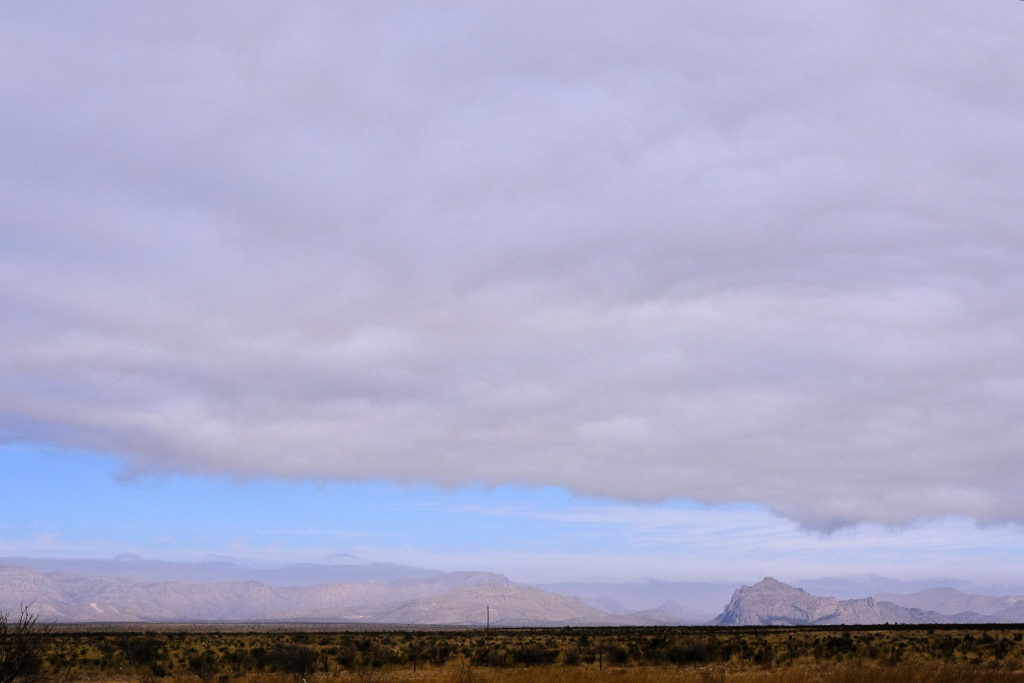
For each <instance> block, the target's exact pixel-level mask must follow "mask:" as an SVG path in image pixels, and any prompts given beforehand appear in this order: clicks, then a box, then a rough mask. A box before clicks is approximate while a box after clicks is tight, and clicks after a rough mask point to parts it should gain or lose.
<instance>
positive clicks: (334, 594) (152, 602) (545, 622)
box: [0, 566, 679, 626]
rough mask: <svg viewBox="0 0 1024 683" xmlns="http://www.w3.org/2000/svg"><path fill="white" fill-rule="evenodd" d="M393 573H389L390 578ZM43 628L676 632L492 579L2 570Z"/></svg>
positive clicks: (649, 619) (1, 585)
mask: <svg viewBox="0 0 1024 683" xmlns="http://www.w3.org/2000/svg"><path fill="white" fill-rule="evenodd" d="M385 573H387V572H385ZM25 604H31V611H32V612H33V613H36V614H38V615H39V618H40V619H41V620H43V621H61V622H78V621H104V622H138V621H325V622H338V623H373V624H409V625H417V624H420V625H426V624H431V625H483V624H484V623H485V622H487V620H488V619H489V620H490V624H491V625H493V626H553V625H558V626H566V625H581V626H582V625H657V624H674V623H679V622H678V620H677V619H676V618H675V617H673V616H672V615H671V614H670V613H667V612H659V611H657V610H648V611H644V612H640V613H636V614H632V615H628V614H627V615H623V614H612V613H609V612H603V611H601V610H598V609H595V608H594V607H591V606H590V605H587V604H586V603H585V602H584V601H583V600H582V599H580V598H577V597H570V596H565V595H559V594H557V593H552V592H549V591H544V590H540V589H538V588H532V587H530V586H522V585H517V584H513V583H511V582H510V581H509V580H508V579H507V578H505V577H504V576H502V575H500V574H491V573H486V572H452V573H439V572H437V573H431V574H430V575H428V576H422V577H416V578H402V579H398V580H377V579H371V580H366V581H350V582H330V583H318V584H313V585H307V586H274V585H270V584H268V583H264V582H261V581H255V580H218V581H205V582H186V581H145V580H140V579H138V578H133V577H128V576H96V575H83V574H69V573H64V572H40V571H37V570H34V569H28V568H25V567H18V566H0V610H3V611H8V612H14V611H16V610H17V609H18V608H19V607H20V606H21V605H25Z"/></svg>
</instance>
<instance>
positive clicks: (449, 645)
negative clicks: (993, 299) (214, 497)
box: [39, 624, 1024, 683]
mask: <svg viewBox="0 0 1024 683" xmlns="http://www.w3.org/2000/svg"><path fill="white" fill-rule="evenodd" d="M1022 641H1024V626H1003V625H984V626H974V625H972V626H939V625H936V626H932V625H929V626H912V627H911V626H884V627H878V626H875V627H820V628H819V627H749V628H746V627H745V628H721V627H720V628H706V627H675V628H655V627H651V628H622V627H618V628H536V629H491V630H489V631H484V630H481V629H474V630H455V629H434V630H422V629H421V630H416V629H399V628H395V629H393V630H392V629H384V628H382V629H380V630H367V629H360V630H349V629H345V628H341V627H336V626H335V627H331V626H326V625H319V626H317V625H303V626H298V625H292V626H288V627H283V626H274V625H257V626H246V625H234V626H228V625H222V624H221V625H217V624H214V625H209V624H208V625H203V626H189V625H180V626H174V625H152V624H150V625H105V626H104V625H92V626H54V627H52V630H51V631H50V632H49V634H47V636H46V640H45V642H44V645H43V650H42V660H41V669H40V672H39V673H40V676H39V678H40V679H42V680H48V681H68V682H71V681H100V680H102V681H126V682H127V681H146V682H148V683H156V682H157V681H166V682H168V683H171V682H178V681H196V680H199V681H216V682H217V683H228V682H232V683H277V682H282V683H283V682H285V681H301V680H303V679H305V680H306V681H307V683H313V681H367V682H371V681H380V682H383V681H422V682H423V683H430V682H435V681H436V682H451V683H511V682H513V681H525V682H527V683H529V682H537V683H541V682H546V681H551V682H555V683H577V682H580V683H582V682H583V681H608V682H609V683H612V682H616V683H618V682H621V683H627V682H633V681H636V682H640V683H661V682H663V681H693V682H700V683H705V682H707V683H711V682H716V683H717V682H723V683H762V682H763V683H810V682H812V681H837V682H843V683H861V682H867V681H878V682H880V683H889V682H892V683H896V682H902V681H911V682H915V681H920V682H921V683H924V682H926V681H927V682H932V681H934V682H937V683H944V682H950V683H952V682H954V681H955V682H960V681H965V682H972V681H976V682H978V683H983V682H1002V681H1024V642H1022Z"/></svg>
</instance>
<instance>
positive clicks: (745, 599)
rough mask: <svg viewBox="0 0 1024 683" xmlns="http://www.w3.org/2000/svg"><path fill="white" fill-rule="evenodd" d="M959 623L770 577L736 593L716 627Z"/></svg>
mask: <svg viewBox="0 0 1024 683" xmlns="http://www.w3.org/2000/svg"><path fill="white" fill-rule="evenodd" d="M957 620H958V619H956V618H954V617H951V616H947V615H943V614H939V613H938V612H932V611H927V610H922V609H916V608H908V607H901V606H899V605H897V604H894V603H892V602H884V601H876V600H875V599H874V598H859V599H856V600H837V599H835V598H828V597H819V596H816V595H811V594H810V593H808V592H807V591H805V590H803V589H802V588H794V587H793V586H789V585H787V584H784V583H782V582H781V581H777V580H775V579H773V578H771V577H766V578H764V579H762V580H761V581H758V582H757V583H756V584H754V585H753V586H743V587H742V588H739V589H738V590H737V591H736V592H735V593H733V596H732V600H730V601H729V604H728V605H726V606H725V610H724V611H723V612H722V613H721V614H719V615H718V616H717V617H716V618H715V619H714V620H713V621H712V622H711V623H712V624H714V625H716V626H807V625H814V624H851V625H854V624H885V623H890V624H895V623H898V624H928V623H946V622H951V621H957Z"/></svg>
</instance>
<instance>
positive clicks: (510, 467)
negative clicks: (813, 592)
mask: <svg viewBox="0 0 1024 683" xmlns="http://www.w3.org/2000/svg"><path fill="white" fill-rule="evenodd" d="M1022 33H1024V5H1021V4H1020V3H1019V2H1011V1H1009V0H1004V1H997V2H990V3H984V4H978V3H974V4H965V3H960V2H952V1H950V0H939V1H938V2H922V1H917V0H911V1H909V2H903V3H891V2H884V1H882V0H851V1H849V2H845V3H828V4H823V3H818V4H807V3H782V2H748V3H696V2H649V3H641V4H640V5H637V4H636V3H624V2H623V3H618V2H597V3H582V2H571V1H566V2H559V3H544V2H514V3H512V2H495V3H485V4H478V3H458V2H437V3H396V4H387V3H384V4H382V3H377V2H365V3H363V2H350V3H317V2H309V3H301V4H295V3H274V2H227V1H226V2H221V3H216V4H213V5H211V4H209V3H199V2H196V3H188V2H183V3H164V4H155V5H147V6H141V5H135V4H132V3H121V2H102V1H101V2H95V3H88V4H82V5H75V4H70V5H69V4H67V3H57V2H38V3H30V4H17V3H6V4H4V5H2V6H0V60H2V61H0V63H2V67H3V68H0V103H2V106H0V306H2V315H0V484H3V496H4V508H5V513H4V515H3V516H2V517H0V555H26V556H39V557H44V556H62V557H64V556H66V557H105V556H114V555H117V554H120V553H123V552H132V553H136V554H139V555H142V556H144V557H155V558H162V559H188V560H195V559H202V558H209V557H231V558H236V559H239V560H245V561H251V562H271V561H272V562H292V561H329V558H331V557H339V556H348V555H354V556H357V557H360V558H366V559H368V560H374V561H394V562H402V563H408V564H415V565H419V566H430V567H437V568H452V569H455V568H458V569H471V568H472V569H477V568H479V569H489V570H496V571H502V572H504V573H506V574H508V575H509V576H510V577H512V578H513V579H522V580H531V581H539V580H546V579H550V580H567V579H570V578H575V577H584V576H585V577H586V578H593V579H597V578H602V577H604V578H616V579H623V578H640V577H655V578H663V579H676V580H704V579H709V578H716V577H727V578H728V579H730V580H732V579H733V578H735V579H737V580H742V579H756V578H759V577H760V576H762V575H765V574H774V575H777V576H780V577H792V576H814V575H826V574H828V575H838V574H867V573H885V574H888V575H900V576H904V577H906V576H910V575H924V574H929V575H931V574H942V575H960V576H962V577H964V578H971V579H979V580H1003V579H1004V578H1005V577H1007V576H1013V575H1014V573H1015V570H1016V569H1017V568H1019V566H1020V561H1021V554H1022V552H1024V550H1022V549H1024V527H1022V523H1024V496H1021V495H1020V491H1021V490H1024V458H1022V457H1021V456H1022V452H1021V451H1022V444H1024V420H1022V416H1024V347H1022V344H1021V340H1022V339H1024V267H1022V266H1024V229H1022V226H1021V217H1022V216H1024V193H1022V192H1021V191H1020V188H1021V187H1024V116H1022V114H1024V60H1021V59H1020V44H1021V35H1022Z"/></svg>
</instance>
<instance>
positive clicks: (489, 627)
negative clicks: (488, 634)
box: [484, 605, 491, 631]
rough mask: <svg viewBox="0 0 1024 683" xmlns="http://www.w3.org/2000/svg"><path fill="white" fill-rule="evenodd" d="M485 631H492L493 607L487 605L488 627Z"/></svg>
mask: <svg viewBox="0 0 1024 683" xmlns="http://www.w3.org/2000/svg"><path fill="white" fill-rule="evenodd" d="M484 630H485V631H490V630H491V606H490V605H487V626H486V627H485V628H484Z"/></svg>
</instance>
